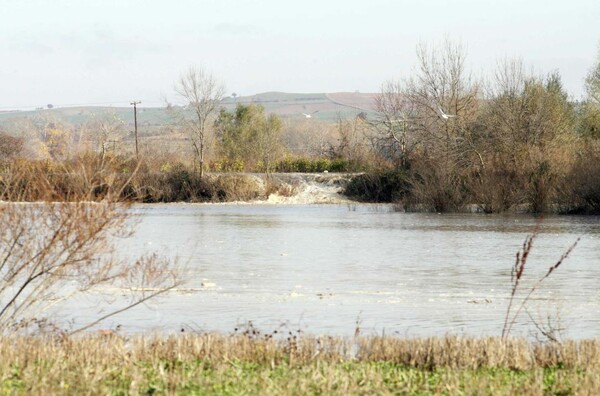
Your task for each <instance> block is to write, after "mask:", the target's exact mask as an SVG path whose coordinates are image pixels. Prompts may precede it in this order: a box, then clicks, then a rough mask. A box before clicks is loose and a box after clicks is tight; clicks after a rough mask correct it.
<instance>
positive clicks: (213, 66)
mask: <svg viewBox="0 0 600 396" xmlns="http://www.w3.org/2000/svg"><path fill="white" fill-rule="evenodd" d="M0 9H1V14H0V54H1V56H0V109H7V108H12V107H27V106H44V105H46V104H48V103H52V104H55V105H66V104H93V103H113V104H115V105H116V104H127V103H128V102H129V101H131V100H133V99H138V100H142V101H144V104H145V105H159V104H160V103H161V98H162V97H163V96H166V97H168V98H173V96H174V95H173V89H172V88H173V83H174V81H175V80H176V79H177V77H178V76H179V74H180V73H181V72H182V71H183V70H184V69H186V68H187V67H188V66H189V65H191V64H196V65H202V66H204V67H206V68H208V69H210V70H211V71H212V72H213V74H215V75H216V76H217V77H218V78H219V79H221V80H222V81H223V82H224V84H225V85H226V87H227V92H228V93H232V92H236V93H237V94H239V95H251V94H255V93H260V92H265V91H285V92H338V91H355V90H359V91H361V92H376V91H378V90H379V87H380V85H381V83H382V82H384V81H385V80H389V79H399V78H402V77H406V76H408V75H409V74H410V73H411V72H412V70H413V69H414V67H415V60H416V59H415V48H416V46H417V44H419V42H426V43H435V42H440V41H441V40H443V39H444V38H445V37H449V38H450V39H451V40H453V41H457V42H458V41H461V42H462V43H463V45H464V46H465V47H466V48H467V53H468V62H469V65H470V66H471V68H472V70H473V72H474V74H476V75H481V74H484V73H486V72H489V71H490V70H492V69H493V68H494V67H495V65H496V62H497V61H498V60H499V59H502V58H505V57H520V58H521V59H522V60H523V61H524V62H525V64H526V65H529V66H531V67H533V68H534V69H535V70H536V72H537V73H546V72H550V71H553V70H559V71H560V73H561V75H562V77H563V83H564V85H565V87H566V88H567V90H568V91H569V93H570V94H571V95H572V97H574V98H579V97H581V95H582V94H583V80H584V78H585V75H586V73H587V72H588V70H589V69H590V68H591V67H592V65H593V64H594V62H595V61H596V60H597V56H598V50H599V44H600V23H599V21H600V0H570V1H557V0H545V1H543V0H493V1H492V0H395V1H392V0H361V1H358V0H344V1H342V0H304V1H287V0H171V1H164V0H162V1H160V0H139V1H138V0H52V1H49V0H0Z"/></svg>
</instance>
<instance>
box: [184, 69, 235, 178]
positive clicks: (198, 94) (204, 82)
mask: <svg viewBox="0 0 600 396" xmlns="http://www.w3.org/2000/svg"><path fill="white" fill-rule="evenodd" d="M175 92H176V93H177V94H178V95H179V96H180V97H181V98H182V99H184V100H185V102H186V110H187V111H183V112H180V113H179V114H177V116H178V118H179V120H180V122H181V123H182V124H183V125H184V126H185V128H186V129H187V130H188V132H189V135H190V139H191V141H192V147H193V149H194V156H195V160H196V161H195V163H197V164H198V167H199V171H200V177H202V176H203V172H204V154H205V149H206V144H207V140H208V137H207V132H208V127H209V125H210V123H209V122H208V120H209V118H210V117H212V116H213V115H215V114H216V112H217V110H218V109H217V107H218V105H219V102H220V101H221V99H222V98H223V96H224V94H225V87H224V86H223V85H222V84H221V83H220V82H219V81H217V79H216V78H215V77H214V76H213V75H212V74H211V73H210V72H208V71H207V70H205V69H203V68H201V67H194V66H190V68H189V69H188V70H187V71H186V72H185V73H183V74H182V75H181V77H180V78H179V80H178V81H177V83H176V84H175ZM189 113H191V114H189Z"/></svg>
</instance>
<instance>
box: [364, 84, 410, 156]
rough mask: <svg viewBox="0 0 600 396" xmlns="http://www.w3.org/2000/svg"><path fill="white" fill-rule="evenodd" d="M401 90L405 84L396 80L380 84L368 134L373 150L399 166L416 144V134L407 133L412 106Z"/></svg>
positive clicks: (403, 89) (403, 90) (404, 89)
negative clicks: (372, 120)
mask: <svg viewBox="0 0 600 396" xmlns="http://www.w3.org/2000/svg"><path fill="white" fill-rule="evenodd" d="M405 91H406V87H405V84H403V83H402V82H399V81H388V82H385V83H384V84H383V85H382V86H381V91H380V93H379V94H378V95H377V97H376V98H375V108H376V110H377V114H378V115H377V118H376V119H375V120H374V122H372V126H373V128H372V129H371V131H370V132H371V133H370V134H369V137H370V140H371V144H372V146H373V148H374V149H375V151H376V152H377V153H379V155H381V156H382V157H384V158H386V159H388V160H392V161H394V162H396V163H397V164H398V165H400V166H402V167H406V166H407V165H408V157H409V156H410V153H411V152H412V150H413V149H414V147H415V145H416V143H417V140H416V139H415V137H416V136H415V135H414V134H411V133H410V129H411V127H412V125H413V122H414V121H415V119H416V116H417V113H416V108H415V107H414V103H413V102H412V101H410V100H409V98H408V95H407V94H406V92H405Z"/></svg>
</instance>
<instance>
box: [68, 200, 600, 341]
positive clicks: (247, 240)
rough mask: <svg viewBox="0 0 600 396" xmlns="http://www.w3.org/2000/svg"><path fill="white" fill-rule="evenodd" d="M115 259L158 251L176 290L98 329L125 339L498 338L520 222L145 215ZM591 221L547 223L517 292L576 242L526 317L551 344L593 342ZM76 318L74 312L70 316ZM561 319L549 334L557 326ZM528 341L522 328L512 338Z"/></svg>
mask: <svg viewBox="0 0 600 396" xmlns="http://www.w3.org/2000/svg"><path fill="white" fill-rule="evenodd" d="M133 211H134V217H135V218H136V219H137V220H138V221H139V224H138V226H137V233H136V234H135V236H134V237H133V238H130V239H128V240H126V241H122V243H121V244H122V246H123V247H122V248H121V249H123V251H125V252H127V254H132V255H135V254H140V253H143V252H148V251H157V252H159V253H162V254H166V255H169V256H171V257H177V258H178V260H179V261H180V263H182V264H183V265H185V267H186V268H187V269H186V279H187V283H186V284H185V285H184V286H183V287H182V288H181V289H179V290H177V291H173V292H169V293H168V294H167V295H165V296H163V297H161V298H160V299H158V300H156V301H153V302H151V303H148V304H147V305H145V306H143V307H141V308H139V309H135V310H132V311H129V312H128V313H126V314H123V315H121V316H117V317H114V318H111V319H110V320H109V323H107V324H106V325H107V326H115V325H116V324H121V325H122V326H123V328H124V330H125V331H128V332H141V331H160V332H174V331H180V329H182V328H184V329H188V330H197V331H220V332H232V331H233V330H234V328H236V327H238V326H239V325H241V324H244V323H247V322H248V321H252V322H253V324H255V325H256V326H257V327H258V328H260V329H262V330H263V331H272V330H276V329H279V328H281V327H283V328H285V329H288V330H298V329H301V330H303V331H305V332H308V333H313V334H332V335H351V334H354V332H355V328H356V324H357V322H358V323H359V327H360V329H361V332H362V334H382V333H385V334H397V335H402V336H409V337H418V336H430V335H445V334H456V335H473V336H483V335H499V334H500V332H501V330H502V324H503V320H504V315H505V312H506V307H507V304H508V298H509V295H510V286H511V283H510V274H511V268H512V266H513V265H514V261H515V254H516V252H517V251H518V250H519V248H520V247H521V245H522V244H523V241H524V239H525V237H526V235H527V234H528V233H531V232H532V231H533V229H534V227H535V224H536V220H535V219H534V218H533V217H531V216H525V215H483V214H445V215H440V214H423V213H417V214H412V213H399V212H393V211H391V209H390V208H389V207H387V206H382V205H380V206H371V205H193V204H173V205H150V206H138V207H136V208H134V210H133ZM599 220H600V219H599V218H598V217H568V216H561V217H558V216H552V217H546V218H545V219H543V221H542V223H541V233H540V235H539V237H538V239H537V240H536V241H535V245H534V249H533V251H532V254H531V256H530V259H529V262H528V267H527V268H526V271H525V273H526V275H525V278H524V286H527V285H531V284H532V282H534V281H535V280H537V279H538V278H539V277H541V276H542V275H543V274H544V273H545V272H546V271H547V270H548V267H550V266H551V265H552V264H554V263H555V262H556V261H557V260H558V258H559V257H560V256H561V255H562V254H563V253H564V252H565V251H566V249H567V248H568V247H569V246H570V245H571V244H572V243H573V242H574V241H575V240H576V239H577V238H578V237H581V241H580V242H579V245H578V246H577V247H576V249H575V250H574V251H573V253H572V254H571V256H570V257H569V258H568V259H567V260H566V261H565V262H564V263H563V264H562V265H561V267H560V268H559V269H558V270H557V271H556V272H555V273H554V274H552V276H550V277H549V278H548V279H546V280H545V281H544V283H543V286H542V287H541V288H540V290H538V291H537V292H536V293H534V294H533V296H532V300H531V301H530V303H529V304H528V311H529V313H530V314H531V315H532V316H533V317H534V318H535V319H536V320H537V321H538V322H540V323H547V320H548V317H550V319H551V321H552V322H551V323H552V325H553V326H554V327H558V326H561V327H564V328H565V331H564V336H566V337H571V338H588V337H598V336H600V221H599ZM86 312H88V311H85V312H80V314H81V315H82V316H85V315H86ZM558 319H560V322H556V320H558ZM534 330H535V328H534V327H533V325H531V321H530V319H529V318H528V317H527V315H526V314H523V315H522V316H521V320H520V323H518V324H517V326H516V328H515V333H517V334H522V335H527V334H531V333H532V332H533V331H534Z"/></svg>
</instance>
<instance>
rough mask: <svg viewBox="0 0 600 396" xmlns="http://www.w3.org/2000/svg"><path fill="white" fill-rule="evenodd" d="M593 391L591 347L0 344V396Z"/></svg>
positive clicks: (257, 340) (210, 337) (388, 342)
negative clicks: (22, 395) (351, 352)
mask: <svg viewBox="0 0 600 396" xmlns="http://www.w3.org/2000/svg"><path fill="white" fill-rule="evenodd" d="M352 350H355V351H356V353H355V354H354V355H353V354H349V351H352ZM599 386H600V343H598V342H597V341H580V342H569V343H565V344H563V345H557V344H530V343H527V342H525V341H523V340H520V339H508V340H501V339H498V338H482V339H470V338H458V337H445V338H428V339H395V338H391V337H385V338H381V337H365V338H356V339H355V338H353V339H343V338H335V337H323V338H313V337H307V336H302V337H297V338H295V341H293V342H291V341H289V340H284V339H282V340H276V339H274V338H271V337H270V335H267V336H264V335H261V337H251V336H249V335H233V336H221V335H215V334H202V335H182V336H171V337H164V338H153V337H132V338H127V337H121V336H119V335H117V334H114V333H113V334H108V335H101V336H88V337H85V338H60V337H57V338H49V339H47V338H46V339H43V338H29V337H18V338H14V337H8V338H7V337H5V338H2V339H0V393H2V394H85V393H90V392H91V393H94V394H172V393H186V394H187V393H191V394H215V395H229V394H269V395H282V394H295V395H300V394H340V395H341V394H344V395H346V394H473V395H474V394H523V395H529V394H565V395H566V394H590V393H594V392H595V391H596V390H597V389H598V387H599Z"/></svg>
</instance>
